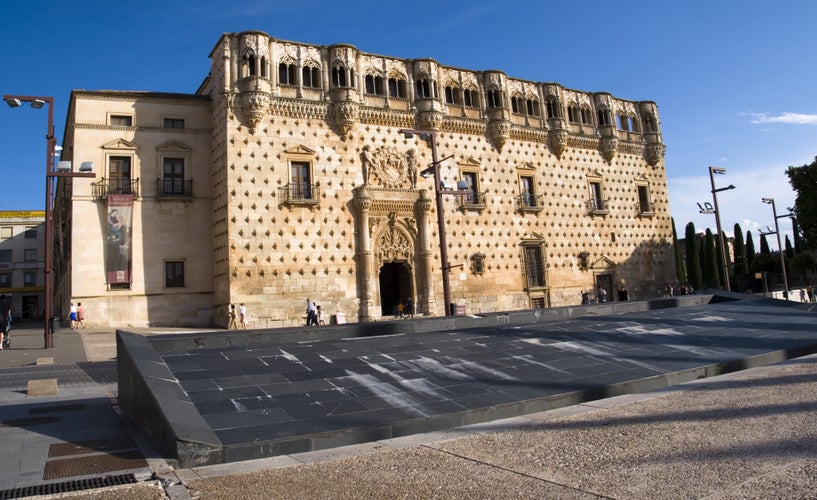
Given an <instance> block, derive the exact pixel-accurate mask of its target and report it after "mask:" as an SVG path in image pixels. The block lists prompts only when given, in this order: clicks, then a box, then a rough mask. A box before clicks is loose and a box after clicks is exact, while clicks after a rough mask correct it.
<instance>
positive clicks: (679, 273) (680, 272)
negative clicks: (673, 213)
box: [671, 218, 687, 283]
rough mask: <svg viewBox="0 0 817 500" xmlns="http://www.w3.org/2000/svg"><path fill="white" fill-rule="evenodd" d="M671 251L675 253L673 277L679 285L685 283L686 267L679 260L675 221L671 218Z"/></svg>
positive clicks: (679, 247) (679, 246) (681, 260)
mask: <svg viewBox="0 0 817 500" xmlns="http://www.w3.org/2000/svg"><path fill="white" fill-rule="evenodd" d="M671 220H672V250H673V252H674V253H675V277H676V278H677V279H678V281H679V282H680V283H686V282H687V273H686V267H685V266H684V260H683V259H681V245H679V244H678V233H677V232H676V231H675V219H674V218H672V219H671Z"/></svg>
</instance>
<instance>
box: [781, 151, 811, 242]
mask: <svg viewBox="0 0 817 500" xmlns="http://www.w3.org/2000/svg"><path fill="white" fill-rule="evenodd" d="M786 175H788V176H789V184H791V187H792V189H794V192H795V193H796V196H795V199H794V208H793V209H792V212H793V213H794V217H795V218H796V219H797V223H798V225H797V227H798V230H799V233H800V237H801V241H800V243H802V246H803V249H815V248H817V196H814V193H815V192H817V157H815V158H814V161H813V162H811V163H810V164H806V165H802V166H799V167H793V166H789V167H788V169H786Z"/></svg>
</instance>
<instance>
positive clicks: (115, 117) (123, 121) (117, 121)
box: [107, 112, 133, 127]
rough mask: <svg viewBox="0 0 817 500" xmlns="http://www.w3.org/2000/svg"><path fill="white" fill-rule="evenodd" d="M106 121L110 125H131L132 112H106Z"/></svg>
mask: <svg viewBox="0 0 817 500" xmlns="http://www.w3.org/2000/svg"><path fill="white" fill-rule="evenodd" d="M107 122H108V125H109V126H111V127H133V113H118V112H117V113H108V116H107Z"/></svg>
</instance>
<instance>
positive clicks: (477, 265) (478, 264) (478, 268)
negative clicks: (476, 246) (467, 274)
mask: <svg viewBox="0 0 817 500" xmlns="http://www.w3.org/2000/svg"><path fill="white" fill-rule="evenodd" d="M484 272H485V254H484V253H482V252H478V253H475V254H473V255H471V274H475V275H481V274H483V273H484Z"/></svg>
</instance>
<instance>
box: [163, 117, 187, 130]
mask: <svg viewBox="0 0 817 500" xmlns="http://www.w3.org/2000/svg"><path fill="white" fill-rule="evenodd" d="M162 126H163V127H164V128H184V119H183V118H165V119H164V120H163V122H162Z"/></svg>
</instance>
